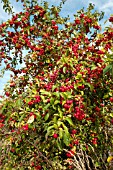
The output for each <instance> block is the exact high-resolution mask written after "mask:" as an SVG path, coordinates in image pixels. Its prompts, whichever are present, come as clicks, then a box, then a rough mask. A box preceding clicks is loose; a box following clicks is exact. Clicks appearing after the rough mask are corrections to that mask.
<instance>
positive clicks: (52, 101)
mask: <svg viewBox="0 0 113 170" xmlns="http://www.w3.org/2000/svg"><path fill="white" fill-rule="evenodd" d="M50 103H51V105H53V103H54V98H53V97H52V98H51V99H50Z"/></svg>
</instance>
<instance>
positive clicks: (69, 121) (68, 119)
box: [65, 117, 74, 126]
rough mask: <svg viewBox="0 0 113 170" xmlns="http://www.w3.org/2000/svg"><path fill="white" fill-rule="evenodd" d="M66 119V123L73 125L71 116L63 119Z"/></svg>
mask: <svg viewBox="0 0 113 170" xmlns="http://www.w3.org/2000/svg"><path fill="white" fill-rule="evenodd" d="M65 120H66V121H68V123H69V124H70V125H71V126H74V124H73V121H72V119H71V117H66V119H65Z"/></svg>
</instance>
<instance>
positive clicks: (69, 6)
mask: <svg viewBox="0 0 113 170" xmlns="http://www.w3.org/2000/svg"><path fill="white" fill-rule="evenodd" d="M15 1H16V0H10V2H11V3H12V5H13V11H14V12H15V13H18V12H20V11H21V10H22V6H21V3H20V2H18V3H17V2H15ZM20 1H21V0H20ZM37 1H38V0H37ZM39 1H41V0H39ZM46 1H47V2H49V4H50V5H59V3H60V0H46ZM89 3H92V4H95V8H96V9H97V10H98V11H104V12H105V17H104V21H105V20H106V19H108V18H109V17H110V15H111V14H113V0H100V1H99V0H67V1H66V2H65V4H64V5H63V8H62V12H61V15H62V16H67V15H69V16H70V18H71V19H73V14H75V13H76V11H77V10H80V9H81V8H83V7H84V8H87V7H88V4H89ZM2 7H3V5H2V3H1V2H0V21H6V20H7V19H9V18H11V15H8V14H6V13H5V12H4V11H3V8H2ZM104 21H103V22H102V23H101V24H102V26H104ZM9 78H10V72H9V71H8V72H6V74H5V75H4V77H3V78H0V95H1V94H2V92H3V88H4V85H5V83H6V82H7V81H8V80H9Z"/></svg>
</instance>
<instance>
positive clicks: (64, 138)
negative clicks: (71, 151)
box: [63, 133, 70, 146]
mask: <svg viewBox="0 0 113 170" xmlns="http://www.w3.org/2000/svg"><path fill="white" fill-rule="evenodd" d="M63 142H64V143H65V145H66V146H69V144H70V135H69V133H68V134H66V133H64V134H63Z"/></svg>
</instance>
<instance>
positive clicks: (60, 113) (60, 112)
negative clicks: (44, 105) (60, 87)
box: [58, 107, 63, 118]
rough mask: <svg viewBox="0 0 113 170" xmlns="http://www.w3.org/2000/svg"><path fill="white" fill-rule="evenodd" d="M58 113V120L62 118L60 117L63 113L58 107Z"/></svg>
mask: <svg viewBox="0 0 113 170" xmlns="http://www.w3.org/2000/svg"><path fill="white" fill-rule="evenodd" d="M58 112H59V116H60V118H62V117H63V112H62V111H61V108H60V107H58Z"/></svg>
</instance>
